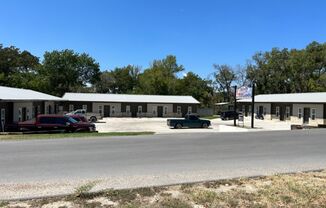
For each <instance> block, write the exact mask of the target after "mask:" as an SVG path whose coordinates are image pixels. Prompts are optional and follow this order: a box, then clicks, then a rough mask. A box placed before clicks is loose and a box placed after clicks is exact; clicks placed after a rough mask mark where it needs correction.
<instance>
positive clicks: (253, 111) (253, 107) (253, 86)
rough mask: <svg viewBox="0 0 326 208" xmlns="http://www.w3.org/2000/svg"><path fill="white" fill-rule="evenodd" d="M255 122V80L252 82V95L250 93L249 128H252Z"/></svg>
mask: <svg viewBox="0 0 326 208" xmlns="http://www.w3.org/2000/svg"><path fill="white" fill-rule="evenodd" d="M254 122H255V82H254V81H253V82H252V95H251V128H252V129H253V128H254Z"/></svg>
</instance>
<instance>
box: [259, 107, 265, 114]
mask: <svg viewBox="0 0 326 208" xmlns="http://www.w3.org/2000/svg"><path fill="white" fill-rule="evenodd" d="M258 114H259V115H263V114H264V107H263V106H259V109H258Z"/></svg>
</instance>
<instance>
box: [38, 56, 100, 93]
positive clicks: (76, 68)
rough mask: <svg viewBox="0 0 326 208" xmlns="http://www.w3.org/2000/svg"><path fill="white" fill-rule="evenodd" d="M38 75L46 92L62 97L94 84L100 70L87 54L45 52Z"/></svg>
mask: <svg viewBox="0 0 326 208" xmlns="http://www.w3.org/2000/svg"><path fill="white" fill-rule="evenodd" d="M40 74H41V76H42V77H44V79H45V80H46V83H47V86H46V87H45V90H46V92H48V93H50V94H54V95H57V96H62V95H63V94H64V93H65V92H76V91H79V90H78V89H80V88H81V87H86V86H89V85H92V84H95V83H96V82H97V81H98V79H99V75H100V69H99V64H98V63H97V62H96V61H95V60H94V59H93V58H92V57H90V56H89V55H88V54H86V53H82V54H78V53H76V52H74V51H73V50H62V51H52V52H45V54H44V60H43V62H42V68H41V71H40Z"/></svg>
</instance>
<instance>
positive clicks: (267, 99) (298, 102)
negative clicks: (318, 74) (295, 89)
mask: <svg viewBox="0 0 326 208" xmlns="http://www.w3.org/2000/svg"><path fill="white" fill-rule="evenodd" d="M238 102H239V105H238V109H239V111H241V112H243V114H244V116H250V115H251V99H243V100H239V101H238ZM254 109H255V112H254V113H256V114H262V115H264V119H267V120H276V121H289V122H291V123H293V124H309V125H312V126H318V125H325V124H326V92H313V93H289V94H268V95H267V94H265V95H256V96H255V107H254Z"/></svg>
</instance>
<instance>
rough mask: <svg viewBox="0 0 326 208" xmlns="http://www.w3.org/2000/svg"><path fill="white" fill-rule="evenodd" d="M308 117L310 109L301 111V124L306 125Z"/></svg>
mask: <svg viewBox="0 0 326 208" xmlns="http://www.w3.org/2000/svg"><path fill="white" fill-rule="evenodd" d="M309 117H310V108H304V109H303V123H305V124H308V123H309Z"/></svg>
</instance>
